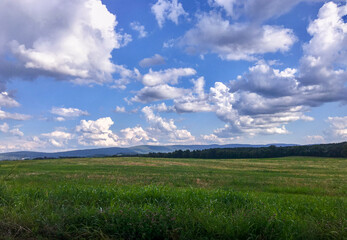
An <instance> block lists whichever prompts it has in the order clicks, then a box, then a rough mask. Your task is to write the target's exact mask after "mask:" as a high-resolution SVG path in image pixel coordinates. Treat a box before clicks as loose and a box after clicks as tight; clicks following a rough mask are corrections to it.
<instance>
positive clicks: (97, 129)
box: [76, 117, 120, 147]
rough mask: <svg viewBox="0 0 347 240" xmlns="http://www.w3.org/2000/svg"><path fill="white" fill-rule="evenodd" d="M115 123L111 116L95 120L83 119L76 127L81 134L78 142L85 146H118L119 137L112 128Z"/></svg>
mask: <svg viewBox="0 0 347 240" xmlns="http://www.w3.org/2000/svg"><path fill="white" fill-rule="evenodd" d="M113 124H114V122H113V121H112V119H111V118H110V117H105V118H99V119H97V120H95V121H92V120H89V121H86V120H81V122H80V124H79V125H78V126H77V127H76V132H77V133H78V134H79V136H78V143H79V144H81V145H84V146H103V147H112V146H118V145H120V143H119V137H118V136H117V135H116V134H114V133H113V132H112V130H110V127H111V126H112V125H113Z"/></svg>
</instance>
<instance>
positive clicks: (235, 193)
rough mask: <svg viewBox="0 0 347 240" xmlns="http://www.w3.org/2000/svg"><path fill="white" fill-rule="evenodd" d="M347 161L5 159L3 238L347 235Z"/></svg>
mask: <svg viewBox="0 0 347 240" xmlns="http://www.w3.org/2000/svg"><path fill="white" fill-rule="evenodd" d="M346 183H347V159H344V158H317V157H316V158H314V157H285V158H264V159H232V160H229V159H218V160H214V159H177V158H175V159H167V158H162V159H161V158H138V157H128V158H125V157H117V158H81V159H77V158H73V159H48V160H25V161H1V162H0V239H306V240H307V239H346V238H347V221H346V219H347V191H346V190H347V184H346Z"/></svg>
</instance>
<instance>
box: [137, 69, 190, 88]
mask: <svg viewBox="0 0 347 240" xmlns="http://www.w3.org/2000/svg"><path fill="white" fill-rule="evenodd" d="M195 74H196V71H195V69H193V68H169V69H166V70H161V71H152V69H149V73H147V74H145V75H144V76H143V78H142V83H143V84H144V85H146V86H156V85H160V84H165V83H170V84H177V83H178V79H179V78H180V77H186V76H192V75H195Z"/></svg>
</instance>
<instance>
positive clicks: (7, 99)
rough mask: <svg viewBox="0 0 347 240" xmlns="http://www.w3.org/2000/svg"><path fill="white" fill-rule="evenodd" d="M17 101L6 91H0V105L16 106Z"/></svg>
mask: <svg viewBox="0 0 347 240" xmlns="http://www.w3.org/2000/svg"><path fill="white" fill-rule="evenodd" d="M18 106H19V103H18V102H17V101H16V100H14V99H13V98H12V97H11V96H10V95H9V93H8V92H1V93H0V107H18Z"/></svg>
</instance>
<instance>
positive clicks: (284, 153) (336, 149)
mask: <svg viewBox="0 0 347 240" xmlns="http://www.w3.org/2000/svg"><path fill="white" fill-rule="evenodd" d="M140 156H146V157H154V158H206V159H211V158H213V159H230V158H273V157H289V156H311V157H347V142H342V143H332V144H317V145H304V146H289V147H276V146H275V145H271V146H269V147H260V148H251V147H240V148H211V149H205V150H193V151H190V150H185V151H183V150H176V151H174V152H169V153H154V152H151V153H148V154H143V155H140Z"/></svg>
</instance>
